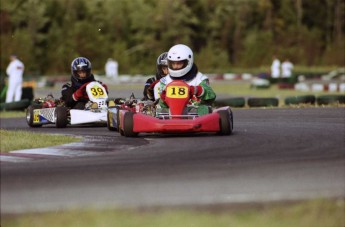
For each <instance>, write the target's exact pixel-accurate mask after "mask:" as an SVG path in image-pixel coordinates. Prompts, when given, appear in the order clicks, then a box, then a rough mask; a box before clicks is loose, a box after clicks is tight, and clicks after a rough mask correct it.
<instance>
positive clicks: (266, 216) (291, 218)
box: [1, 199, 345, 227]
mask: <svg viewBox="0 0 345 227" xmlns="http://www.w3.org/2000/svg"><path fill="white" fill-rule="evenodd" d="M344 215H345V214H344V201H343V200H331V199H329V200H325V199H319V200H311V201H302V202H298V203H297V202H296V203H279V204H262V205H257V206H250V208H246V209H243V208H240V207H239V208H236V207H233V206H232V207H230V208H224V207H223V208H222V209H214V208H209V207H207V208H204V207H202V208H197V209H195V208H193V209H187V208H184V209H176V208H175V209H171V208H170V209H169V208H164V209H154V210H153V209H151V210H140V209H137V210H121V209H107V210H91V209H89V210H88V209H85V210H73V211H55V212H48V213H32V214H23V215H3V216H2V221H1V225H2V226H8V227H10V226H15V227H29V226H30V227H31V226H35V227H43V226H44V227H45V226H50V227H60V226H64V227H69V226H71V227H72V226H83V227H91V226H92V227H97V226H121V227H132V226H140V227H149V226H150V227H152V226H154V227H158V226H162V227H172V226H174V227H175V226H197V227H209V226H217V227H225V226H226V227H228V226H236V227H253V226H255V227H291V226H294V227H305V226H313V227H342V226H344V224H345V220H344Z"/></svg>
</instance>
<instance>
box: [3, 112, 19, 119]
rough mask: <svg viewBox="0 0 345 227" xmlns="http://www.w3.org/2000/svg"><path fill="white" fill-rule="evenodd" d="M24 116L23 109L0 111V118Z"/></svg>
mask: <svg viewBox="0 0 345 227" xmlns="http://www.w3.org/2000/svg"><path fill="white" fill-rule="evenodd" d="M17 117H23V118H24V117H25V111H0V118H17Z"/></svg>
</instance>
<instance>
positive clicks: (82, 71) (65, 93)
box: [61, 57, 108, 109]
mask: <svg viewBox="0 0 345 227" xmlns="http://www.w3.org/2000/svg"><path fill="white" fill-rule="evenodd" d="M91 69H92V67H91V62H90V61H89V60H88V59H87V58H84V57H77V58H76V59H74V60H73V61H72V64H71V74H72V75H71V82H72V83H66V84H64V85H63V86H62V90H61V94H62V97H61V99H62V100H63V101H64V102H65V105H66V106H67V107H70V108H72V109H84V108H85V104H86V103H87V102H88V101H89V98H88V96H87V94H86V90H85V89H86V85H87V84H88V83H89V82H92V81H96V80H95V77H94V76H93V74H92V73H91ZM98 82H100V81H98ZM100 83H101V84H102V85H103V86H104V88H105V89H106V90H107V92H108V88H107V86H106V85H105V84H103V83H102V82H100Z"/></svg>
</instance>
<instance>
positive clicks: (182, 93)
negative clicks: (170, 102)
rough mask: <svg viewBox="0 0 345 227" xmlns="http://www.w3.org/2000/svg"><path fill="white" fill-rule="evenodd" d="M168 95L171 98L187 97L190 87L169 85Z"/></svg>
mask: <svg viewBox="0 0 345 227" xmlns="http://www.w3.org/2000/svg"><path fill="white" fill-rule="evenodd" d="M166 96H167V97H169V98H187V97H188V87H187V86H169V87H168V88H167V94H166Z"/></svg>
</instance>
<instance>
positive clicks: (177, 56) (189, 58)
mask: <svg viewBox="0 0 345 227" xmlns="http://www.w3.org/2000/svg"><path fill="white" fill-rule="evenodd" d="M177 61H183V66H182V68H180V69H177V70H174V69H173V68H172V62H177ZM193 62H194V60H193V51H192V50H191V49H190V48H189V47H188V46H186V45H183V44H177V45H175V46H173V47H171V48H170V50H169V52H168V68H169V74H170V76H172V77H178V78H179V77H183V76H184V75H186V74H187V73H188V72H189V71H190V69H191V68H192V67H193Z"/></svg>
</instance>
